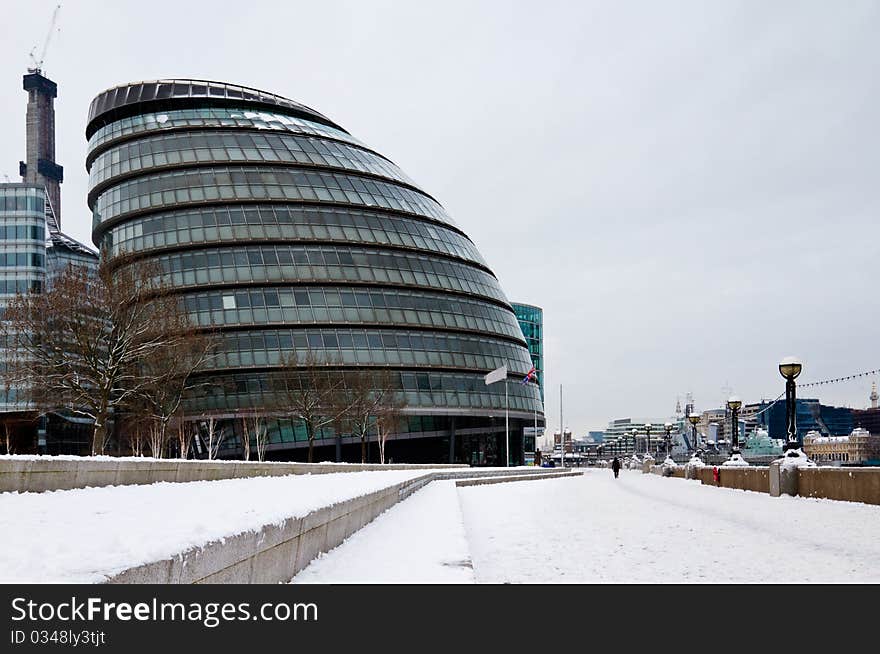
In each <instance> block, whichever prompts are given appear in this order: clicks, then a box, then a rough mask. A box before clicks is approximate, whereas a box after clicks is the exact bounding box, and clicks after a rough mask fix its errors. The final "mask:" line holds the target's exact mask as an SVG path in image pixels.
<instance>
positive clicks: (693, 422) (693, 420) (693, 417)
mask: <svg viewBox="0 0 880 654" xmlns="http://www.w3.org/2000/svg"><path fill="white" fill-rule="evenodd" d="M688 422H690V423H691V425H693V429H694V456H695V457H697V458H699V457H700V450H699V449H698V448H697V423H698V422H700V414H699V413H692V414H690V415H689V416H688Z"/></svg>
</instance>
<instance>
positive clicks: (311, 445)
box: [306, 423, 315, 463]
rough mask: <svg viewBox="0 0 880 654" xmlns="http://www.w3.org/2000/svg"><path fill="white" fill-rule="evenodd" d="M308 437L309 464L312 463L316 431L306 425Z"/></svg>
mask: <svg viewBox="0 0 880 654" xmlns="http://www.w3.org/2000/svg"><path fill="white" fill-rule="evenodd" d="M306 435H307V436H308V437H309V463H311V462H312V454H313V451H314V448H315V430H314V429H313V428H312V427H311V426H310V425H309V424H308V423H306Z"/></svg>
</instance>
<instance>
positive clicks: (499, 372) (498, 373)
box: [486, 366, 507, 386]
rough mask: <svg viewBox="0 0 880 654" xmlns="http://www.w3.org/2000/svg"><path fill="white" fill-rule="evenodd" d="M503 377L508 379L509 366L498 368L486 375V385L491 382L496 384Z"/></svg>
mask: <svg viewBox="0 0 880 654" xmlns="http://www.w3.org/2000/svg"><path fill="white" fill-rule="evenodd" d="M502 379H507V366H501V367H500V368H496V369H495V370H493V371H492V372H490V373H489V374H488V375H486V386H488V385H489V384H494V383H495V382H499V381H501V380H502Z"/></svg>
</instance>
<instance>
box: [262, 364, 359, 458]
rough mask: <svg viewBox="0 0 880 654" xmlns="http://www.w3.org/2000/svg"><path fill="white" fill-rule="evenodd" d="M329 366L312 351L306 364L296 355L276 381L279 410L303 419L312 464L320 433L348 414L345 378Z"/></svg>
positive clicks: (275, 388) (292, 416)
mask: <svg viewBox="0 0 880 654" xmlns="http://www.w3.org/2000/svg"><path fill="white" fill-rule="evenodd" d="M328 363H332V362H328ZM327 365H328V364H327V363H325V362H324V361H322V360H320V359H319V358H318V357H317V356H316V355H315V354H314V353H313V352H312V351H311V350H309V351H308V353H307V354H306V357H305V361H304V362H303V364H300V363H299V362H298V361H297V359H296V357H295V355H294V356H291V357H290V358H289V359H288V360H287V361H286V362H285V365H284V369H283V370H282V372H281V373H280V374H279V375H278V376H276V377H275V378H274V379H273V385H274V392H275V398H276V402H277V408H278V410H279V411H280V412H281V413H284V414H286V415H289V416H290V417H291V418H293V419H294V420H299V421H300V422H302V423H303V425H304V426H305V428H306V435H307V436H308V439H309V455H308V461H309V463H312V461H313V457H314V446H315V437H316V435H317V434H318V432H319V431H320V430H321V429H322V428H324V427H326V426H328V425H332V424H337V423H338V420H339V415H340V414H341V413H342V412H343V411H344V407H342V406H341V404H342V403H341V402H340V401H339V392H340V389H341V388H342V377H341V375H340V374H339V373H337V372H335V371H333V370H330V369H328V368H327Z"/></svg>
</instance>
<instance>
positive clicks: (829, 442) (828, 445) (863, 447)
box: [804, 427, 880, 465]
mask: <svg viewBox="0 0 880 654" xmlns="http://www.w3.org/2000/svg"><path fill="white" fill-rule="evenodd" d="M804 453H805V454H806V455H807V456H808V457H810V458H811V459H813V460H814V461H815V462H816V463H820V464H821V463H832V464H835V463H836V464H850V465H856V464H865V463H872V462H876V463H880V435H876V434H871V433H870V432H869V431H868V430H866V429H861V428H858V427H857V428H856V429H853V431H852V433H850V434H848V435H846V436H823V435H822V434H820V433H819V432H818V431H811V432H809V433H808V434H806V435H805V436H804Z"/></svg>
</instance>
